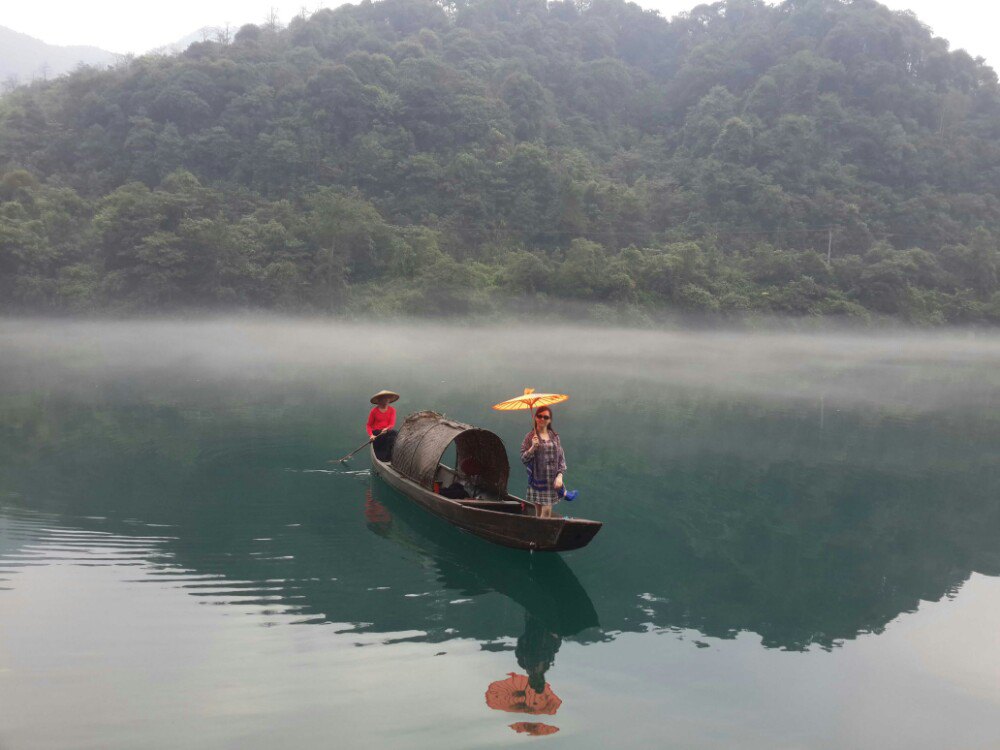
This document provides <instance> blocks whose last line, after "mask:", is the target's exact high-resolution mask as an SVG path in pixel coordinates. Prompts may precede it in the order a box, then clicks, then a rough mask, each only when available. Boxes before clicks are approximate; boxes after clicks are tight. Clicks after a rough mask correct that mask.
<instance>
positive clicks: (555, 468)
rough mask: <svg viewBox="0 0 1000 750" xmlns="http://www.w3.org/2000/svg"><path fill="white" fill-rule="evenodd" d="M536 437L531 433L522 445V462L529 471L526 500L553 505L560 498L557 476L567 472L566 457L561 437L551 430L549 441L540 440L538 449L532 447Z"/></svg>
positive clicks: (526, 436)
mask: <svg viewBox="0 0 1000 750" xmlns="http://www.w3.org/2000/svg"><path fill="white" fill-rule="evenodd" d="M534 436H535V433H534V431H532V432H529V433H528V434H527V435H525V437H524V441H523V442H522V443H521V462H522V463H523V464H524V466H525V468H526V469H527V470H528V494H527V496H526V497H525V499H526V500H528V501H529V502H533V503H541V504H543V505H551V504H552V503H554V502H555V501H556V499H557V498H558V493H557V492H556V490H555V487H553V486H552V484H553V482H555V481H556V475H558V474H562V473H565V471H566V455H565V454H564V453H563V449H562V443H561V442H560V440H559V435H558V434H557V433H555V432H554V431H552V430H549V439H548V440H542V439H541V438H539V439H538V440H539V442H538V448H534V447H532V445H531V440H532V438H533V437H534Z"/></svg>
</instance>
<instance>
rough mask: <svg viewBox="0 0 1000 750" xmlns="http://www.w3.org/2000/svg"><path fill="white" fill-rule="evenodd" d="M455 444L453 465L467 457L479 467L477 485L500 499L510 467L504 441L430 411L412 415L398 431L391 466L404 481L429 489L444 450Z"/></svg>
mask: <svg viewBox="0 0 1000 750" xmlns="http://www.w3.org/2000/svg"><path fill="white" fill-rule="evenodd" d="M452 443H455V464H456V466H461V465H462V463H463V462H464V461H465V459H467V458H472V459H474V460H475V462H476V463H477V464H479V467H480V471H481V473H480V474H479V475H478V482H477V483H478V485H479V486H480V487H481V488H482V489H484V490H487V491H491V492H496V493H497V495H499V496H500V497H503V496H504V495H506V493H507V479H508V478H509V477H510V464H509V463H508V461H507V449H506V448H504V444H503V441H502V440H501V439H500V438H499V437H498V436H497V435H495V434H494V433H492V432H490V431H489V430H483V429H480V428H479V427H473V426H472V425H468V424H463V423H461V422H455V421H453V420H450V419H447V418H446V417H444V416H442V415H440V414H438V413H437V412H433V411H418V412H416V413H415V414H411V415H410V416H408V417H407V418H406V420H405V421H404V422H403V425H402V426H401V427H400V428H399V435H398V436H397V437H396V443H395V445H394V446H393V448H392V466H393V468H394V469H395V470H396V471H398V472H399V473H400V474H402V475H403V476H404V477H406V478H407V479H410V480H412V481H414V482H416V483H417V484H419V485H420V486H421V487H424V488H426V489H428V490H430V489H433V487H434V475H435V474H436V473H437V468H438V465H439V464H440V463H441V457H442V456H444V452H445V450H447V448H448V446H449V445H451V444H452Z"/></svg>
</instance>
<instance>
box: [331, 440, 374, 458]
mask: <svg viewBox="0 0 1000 750" xmlns="http://www.w3.org/2000/svg"><path fill="white" fill-rule="evenodd" d="M371 442H372V441H371V440H366V441H365V442H363V443H362V444H361V445H359V446H358V447H357V448H355V449H354V450H352V451H351V452H350V453H348V454H347V455H346V456H344V457H343V458H336V459H335V458H331V459H330V460H329V461H327V463H328V464H335V463H338V462H339V463H342V464H346V463H347V462H348V460H350V459H351V458H352V457H353V456H354V454H355V453H357V452H358V451H359V450H361V449H362V448H364V447H365V446H366V445H370V444H371Z"/></svg>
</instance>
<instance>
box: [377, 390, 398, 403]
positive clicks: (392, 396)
mask: <svg viewBox="0 0 1000 750" xmlns="http://www.w3.org/2000/svg"><path fill="white" fill-rule="evenodd" d="M382 396H388V397H389V403H390V404H391V403H392V402H393V401H399V394H398V393H396V392H395V391H379V392H378V393H376V394H375V395H374V396H372V397H371V402H372V403H373V404H377V403H378V400H379V399H380V398H382Z"/></svg>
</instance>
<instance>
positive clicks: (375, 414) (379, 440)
mask: <svg viewBox="0 0 1000 750" xmlns="http://www.w3.org/2000/svg"><path fill="white" fill-rule="evenodd" d="M393 401H399V394H398V393H395V392H393V391H379V392H378V393H376V394H375V395H374V396H372V397H371V402H372V403H373V404H375V406H374V407H373V408H372V410H371V411H370V412H368V424H367V425H365V427H366V429H367V430H368V439H369V440H371V441H372V442H373V443H374V448H375V455H376V456H378V459H379V461H388V460H389V459H390V458H391V456H392V444H393V443H394V442H395V437H396V431H395V430H394V429H393V427H395V426H396V410H395V409H394V408H392V407H391V406H389V404H391V403H392V402H393Z"/></svg>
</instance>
